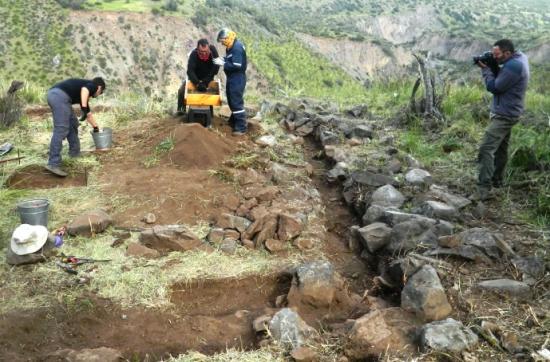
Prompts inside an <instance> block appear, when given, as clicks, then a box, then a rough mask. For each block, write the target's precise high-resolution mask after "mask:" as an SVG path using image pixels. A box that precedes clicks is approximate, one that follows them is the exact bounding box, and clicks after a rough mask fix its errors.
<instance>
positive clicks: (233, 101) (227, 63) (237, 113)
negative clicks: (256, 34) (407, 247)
mask: <svg viewBox="0 0 550 362" xmlns="http://www.w3.org/2000/svg"><path fill="white" fill-rule="evenodd" d="M217 40H218V42H220V43H221V44H223V45H224V46H225V49H226V54H225V57H223V58H222V57H219V58H216V59H214V63H215V64H217V65H219V66H221V67H223V71H224V72H225V75H226V76H227V81H226V85H225V88H226V89H225V91H226V95H227V103H228V104H229V109H231V117H229V124H230V125H231V128H232V129H233V133H232V134H233V136H242V135H244V134H245V133H246V130H247V127H246V111H245V109H244V99H243V97H244V89H245V87H246V66H247V60H246V50H245V47H244V45H243V43H241V41H240V40H238V39H237V34H236V33H235V32H234V31H231V30H229V29H222V30H220V32H219V33H218V38H217Z"/></svg>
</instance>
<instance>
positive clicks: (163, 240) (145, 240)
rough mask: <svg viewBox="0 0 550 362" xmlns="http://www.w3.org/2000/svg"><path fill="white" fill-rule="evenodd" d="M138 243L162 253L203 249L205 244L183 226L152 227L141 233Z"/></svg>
mask: <svg viewBox="0 0 550 362" xmlns="http://www.w3.org/2000/svg"><path fill="white" fill-rule="evenodd" d="M139 241H140V242H141V243H142V244H143V245H145V246H146V247H148V248H151V249H155V250H158V251H164V252H168V251H188V250H192V249H196V248H204V247H205V244H204V243H203V242H202V241H201V240H200V239H199V238H198V237H197V236H196V235H195V234H193V233H192V232H191V231H189V229H187V228H186V227H185V226H183V225H158V226H154V227H153V228H151V229H146V230H144V231H142V232H141V234H140V235H139Z"/></svg>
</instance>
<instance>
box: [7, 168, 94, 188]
mask: <svg viewBox="0 0 550 362" xmlns="http://www.w3.org/2000/svg"><path fill="white" fill-rule="evenodd" d="M85 185H86V173H85V172H84V171H76V172H72V171H71V173H70V174H69V176H67V177H59V176H55V175H53V174H52V173H51V172H49V171H47V170H46V169H44V167H42V166H39V165H30V166H27V167H24V168H22V169H20V170H18V171H16V172H14V173H13V174H12V175H11V176H10V177H9V178H8V179H7V181H6V186H7V187H9V188H12V189H51V188H54V187H72V186H85Z"/></svg>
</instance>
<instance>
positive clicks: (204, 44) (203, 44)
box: [197, 38, 208, 48]
mask: <svg viewBox="0 0 550 362" xmlns="http://www.w3.org/2000/svg"><path fill="white" fill-rule="evenodd" d="M200 45H201V46H203V47H205V46H207V45H208V40H207V39H205V38H202V39H199V41H198V42H197V48H198V47H199V46H200Z"/></svg>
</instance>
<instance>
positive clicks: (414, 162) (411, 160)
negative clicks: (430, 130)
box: [404, 154, 422, 168]
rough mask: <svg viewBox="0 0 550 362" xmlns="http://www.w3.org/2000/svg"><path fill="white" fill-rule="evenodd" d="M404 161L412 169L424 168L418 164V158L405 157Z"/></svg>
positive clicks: (407, 155)
mask: <svg viewBox="0 0 550 362" xmlns="http://www.w3.org/2000/svg"><path fill="white" fill-rule="evenodd" d="M404 160H405V162H406V163H407V165H408V166H409V167H411V168H422V164H421V163H420V162H418V160H417V159H416V158H414V157H413V156H411V155H409V154H406V155H405V157H404Z"/></svg>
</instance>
